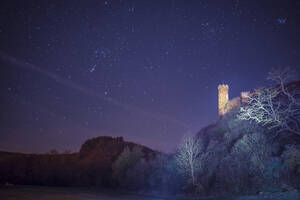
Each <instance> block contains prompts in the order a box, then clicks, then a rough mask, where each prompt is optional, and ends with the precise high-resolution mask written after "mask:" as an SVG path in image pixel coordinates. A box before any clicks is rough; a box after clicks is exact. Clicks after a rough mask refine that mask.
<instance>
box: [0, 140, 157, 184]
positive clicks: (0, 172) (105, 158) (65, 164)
mask: <svg viewBox="0 0 300 200" xmlns="http://www.w3.org/2000/svg"><path fill="white" fill-rule="evenodd" d="M125 147H129V148H130V149H133V148H134V147H140V148H141V149H142V151H143V157H144V158H145V159H146V160H149V159H151V158H154V157H155V151H153V150H151V149H149V148H147V147H144V146H141V145H138V144H135V143H131V142H126V141H123V138H112V137H107V136H103V137H97V138H93V139H90V140H87V141H86V142H85V143H84V144H83V145H82V147H81V149H80V152H79V153H72V154H22V153H11V152H0V181H1V183H2V184H3V183H6V182H9V183H12V184H30V185H55V186H68V185H102V186H109V185H110V184H111V182H112V181H111V179H112V178H111V177H112V164H113V162H114V161H115V160H116V159H117V158H118V156H119V155H120V154H121V153H122V152H123V150H124V149H125Z"/></svg>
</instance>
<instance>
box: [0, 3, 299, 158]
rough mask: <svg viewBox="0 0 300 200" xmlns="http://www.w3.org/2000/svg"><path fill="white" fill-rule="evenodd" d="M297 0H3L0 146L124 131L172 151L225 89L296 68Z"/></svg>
mask: <svg viewBox="0 0 300 200" xmlns="http://www.w3.org/2000/svg"><path fill="white" fill-rule="evenodd" d="M299 36H300V1H299V0H297V1H296V0H282V1H277V0H248V1H247V0H222V1H220V0H206V1H205V0H203V1H200V0H172V1H169V0H106V1H104V0H103V1H102V0H95V1H88V0H81V1H78V0H74V1H71V0H65V1H64V0H57V1H54V0H53V1H40V0H35V1H32V0H26V1H25V0H19V1H14V0H6V1H1V5H0V81H1V84H0V91H1V92H0V95H1V98H0V99H1V102H0V109H1V112H0V150H5V151H18V152H26V153H31V152H35V153H36V152H41V153H43V152H47V151H49V150H50V149H54V148H55V149H57V150H59V151H60V152H63V151H64V150H72V151H78V150H79V148H80V145H81V144H82V143H83V142H84V141H85V140H86V139H88V138H92V137H97V136H103V135H109V136H114V137H115V136H123V137H124V139H125V140H129V141H133V142H136V143H140V144H143V145H147V146H149V147H151V148H154V149H157V150H162V151H166V152H171V151H174V149H175V148H176V145H177V144H178V143H179V141H180V140H181V138H182V136H183V135H184V134H187V133H192V134H193V133H196V132H197V131H199V130H200V129H201V128H202V127H204V126H207V125H209V124H210V123H213V122H215V121H216V120H217V119H218V110H217V103H218V102H217V94H218V93H217V92H218V91H217V86H218V84H220V83H226V84H229V87H230V93H229V96H230V98H233V97H236V96H238V95H239V93H240V92H241V91H248V90H251V89H254V88H258V87H262V86H266V85H268V84H269V82H267V81H266V79H265V78H266V74H267V72H268V71H269V70H270V69H271V68H274V67H292V68H295V69H296V70H298V71H299V69H300V37H299Z"/></svg>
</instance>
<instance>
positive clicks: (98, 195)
mask: <svg viewBox="0 0 300 200" xmlns="http://www.w3.org/2000/svg"><path fill="white" fill-rule="evenodd" d="M0 200H300V193H299V192H295V191H293V192H284V193H273V194H263V195H256V196H240V197H198V198H187V197H185V198H184V197H168V198H167V197H165V198H164V197H150V196H143V195H128V194H127V195H125V194H119V193H116V192H112V191H99V190H98V189H95V188H94V189H92V188H76V187H73V188H67V187H66V188H64V187H40V186H9V187H0Z"/></svg>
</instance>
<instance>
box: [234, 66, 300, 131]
mask: <svg viewBox="0 0 300 200" xmlns="http://www.w3.org/2000/svg"><path fill="white" fill-rule="evenodd" d="M292 73H293V72H292V71H291V70H290V69H288V68H285V69H273V70H272V71H271V72H269V74H268V78H267V79H268V80H272V81H274V82H276V84H277V85H276V86H274V87H268V88H262V89H259V90H256V91H255V92H254V93H251V94H249V95H248V96H247V98H248V99H249V101H248V102H247V104H246V105H245V106H241V108H240V112H239V114H238V116H237V118H238V119H239V120H252V121H255V122H257V123H259V124H262V125H263V126H267V127H268V128H269V129H276V130H277V134H276V135H275V136H274V137H276V136H277V135H278V134H279V133H281V132H290V133H294V134H297V135H300V119H299V117H300V102H299V97H297V95H299V94H297V88H291V87H288V86H287V81H289V79H290V77H291V75H292Z"/></svg>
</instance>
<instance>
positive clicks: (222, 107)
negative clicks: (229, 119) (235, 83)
mask: <svg viewBox="0 0 300 200" xmlns="http://www.w3.org/2000/svg"><path fill="white" fill-rule="evenodd" d="M218 90H219V116H223V115H225V114H226V113H227V109H226V107H227V103H228V100H229V98H228V85H224V84H221V85H219V86H218Z"/></svg>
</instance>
